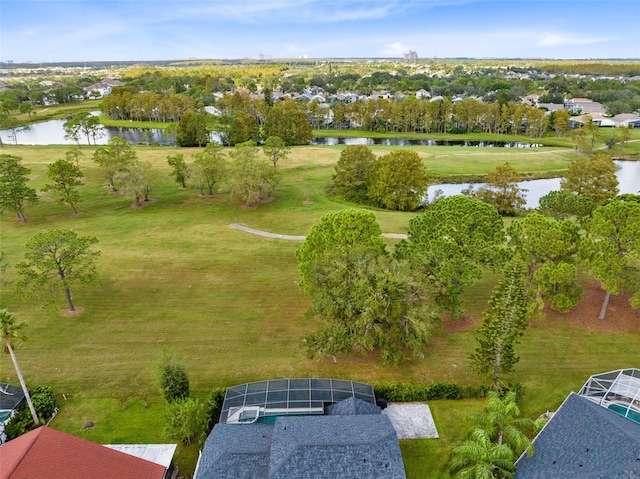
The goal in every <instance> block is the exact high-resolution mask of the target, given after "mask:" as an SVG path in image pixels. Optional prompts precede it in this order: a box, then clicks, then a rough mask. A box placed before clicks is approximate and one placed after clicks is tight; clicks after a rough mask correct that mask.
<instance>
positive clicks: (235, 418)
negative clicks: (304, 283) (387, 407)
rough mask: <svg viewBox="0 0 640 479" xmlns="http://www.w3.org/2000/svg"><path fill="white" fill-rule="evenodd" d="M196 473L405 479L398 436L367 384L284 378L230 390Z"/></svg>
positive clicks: (225, 477) (198, 477)
mask: <svg viewBox="0 0 640 479" xmlns="http://www.w3.org/2000/svg"><path fill="white" fill-rule="evenodd" d="M194 477H195V479H214V478H215V479H244V478H247V479H249V478H264V479H289V478H307V477H308V478H313V479H323V478H324V479H335V478H339V477H340V478H342V477H344V478H352V479H375V478H379V479H404V478H405V477H406V476H405V471H404V465H403V462H402V456H401V454H400V446H399V444H398V437H397V433H396V430H395V429H394V427H393V425H392V423H391V421H390V419H389V418H388V417H387V416H386V415H383V414H381V409H380V408H379V407H378V406H377V405H376V401H375V396H374V394H373V388H371V386H369V385H368V384H363V383H356V382H353V381H343V380H335V379H315V378H314V379H308V378H302V379H282V380H271V381H260V382H257V383H247V384H242V385H239V386H234V387H232V388H229V389H227V393H226V396H225V401H224V404H223V407H222V413H221V417H220V422H219V423H218V424H216V425H215V427H214V428H213V430H212V431H211V433H210V434H209V437H208V438H207V440H206V442H205V445H204V448H203V450H202V453H201V455H200V459H199V460H198V466H197V467H196V473H195V476H194Z"/></svg>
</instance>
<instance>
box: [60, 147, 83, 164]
mask: <svg viewBox="0 0 640 479" xmlns="http://www.w3.org/2000/svg"><path fill="white" fill-rule="evenodd" d="M83 156H84V154H83V153H82V151H81V150H80V147H79V146H74V147H73V148H70V149H69V150H67V151H65V153H64V157H65V158H66V159H67V160H68V161H72V162H73V163H75V164H76V166H77V167H78V168H79V167H80V158H82V157H83Z"/></svg>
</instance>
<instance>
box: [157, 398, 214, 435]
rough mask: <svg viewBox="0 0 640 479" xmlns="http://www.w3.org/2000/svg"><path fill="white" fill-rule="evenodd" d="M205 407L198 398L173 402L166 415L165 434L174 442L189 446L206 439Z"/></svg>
mask: <svg viewBox="0 0 640 479" xmlns="http://www.w3.org/2000/svg"><path fill="white" fill-rule="evenodd" d="M206 415H207V412H206V409H205V405H204V404H203V403H202V402H201V401H200V400H199V399H196V398H187V399H182V400H176V401H173V402H171V403H170V404H169V405H168V406H167V412H166V415H165V424H166V425H165V434H166V435H167V437H168V438H169V439H171V440H174V441H180V442H181V443H182V444H184V445H186V446H188V445H190V444H191V443H192V442H195V441H197V442H200V441H202V439H203V438H204V428H205V420H206Z"/></svg>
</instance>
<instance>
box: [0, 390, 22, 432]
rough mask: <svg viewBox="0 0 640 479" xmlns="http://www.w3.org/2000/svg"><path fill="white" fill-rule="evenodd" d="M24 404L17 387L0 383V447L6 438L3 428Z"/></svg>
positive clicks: (20, 391)
mask: <svg viewBox="0 0 640 479" xmlns="http://www.w3.org/2000/svg"><path fill="white" fill-rule="evenodd" d="M25 404H26V399H25V397H24V391H22V388H21V387H19V386H14V385H12V384H7V383H0V445H2V444H4V442H5V441H6V440H7V436H6V434H5V432H4V427H5V426H6V425H7V424H8V422H9V421H10V420H11V418H12V417H13V415H14V414H15V413H16V411H18V410H19V409H22V407H24V406H25Z"/></svg>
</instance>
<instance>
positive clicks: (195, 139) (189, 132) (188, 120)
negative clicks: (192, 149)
mask: <svg viewBox="0 0 640 479" xmlns="http://www.w3.org/2000/svg"><path fill="white" fill-rule="evenodd" d="M209 139H210V136H209V129H208V123H207V118H206V117H205V114H204V113H197V112H194V111H188V112H186V113H184V114H183V115H182V117H181V118H180V121H179V122H178V127H177V131H176V144H177V145H178V146H204V145H206V144H207V143H209Z"/></svg>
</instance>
